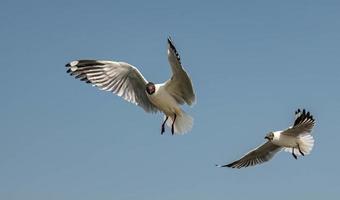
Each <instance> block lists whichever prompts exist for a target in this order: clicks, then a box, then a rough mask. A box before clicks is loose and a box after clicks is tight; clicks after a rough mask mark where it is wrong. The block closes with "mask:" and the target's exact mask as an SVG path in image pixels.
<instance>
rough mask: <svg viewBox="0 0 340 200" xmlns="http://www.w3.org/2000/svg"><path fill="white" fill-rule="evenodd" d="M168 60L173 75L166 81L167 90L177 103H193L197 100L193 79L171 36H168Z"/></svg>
mask: <svg viewBox="0 0 340 200" xmlns="http://www.w3.org/2000/svg"><path fill="white" fill-rule="evenodd" d="M168 60H169V63H170V65H171V70H172V77H171V79H170V80H168V81H167V82H166V85H165V88H166V90H167V91H168V92H169V93H170V94H171V95H172V96H173V97H174V98H175V99H176V101H177V103H179V104H184V103H187V104H188V105H192V104H193V103H194V102H195V93H194V89H193V87H192V83H191V79H190V78H189V76H188V74H187V73H186V71H185V70H184V69H183V67H182V65H181V59H180V57H179V54H178V52H177V50H176V48H175V46H174V44H173V42H172V40H171V38H170V37H169V38H168Z"/></svg>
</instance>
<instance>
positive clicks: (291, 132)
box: [217, 109, 315, 168]
mask: <svg viewBox="0 0 340 200" xmlns="http://www.w3.org/2000/svg"><path fill="white" fill-rule="evenodd" d="M295 116H296V119H295V122H294V124H293V126H291V127H289V128H288V129H286V130H283V131H274V132H270V133H268V134H267V135H266V136H265V137H264V138H265V139H267V140H268V141H267V142H265V143H264V144H262V145H261V146H259V147H257V148H255V149H254V150H252V151H250V152H248V153H247V154H246V155H244V156H243V157H242V158H241V159H239V160H236V161H234V162H232V163H230V164H227V165H222V166H221V165H217V166H218V167H231V168H242V167H248V166H253V165H257V164H261V163H263V162H267V161H269V160H270V159H271V158H273V156H274V155H275V154H276V153H277V152H279V151H281V150H282V149H283V150H285V151H288V152H290V153H291V154H292V155H293V157H294V158H295V159H297V156H301V155H302V156H305V155H307V154H309V153H310V152H311V151H312V148H313V145H314V139H313V136H312V135H311V133H312V129H313V127H314V124H315V120H314V118H313V116H312V115H311V114H310V113H309V112H306V110H305V109H303V110H302V111H301V110H300V109H298V110H297V111H295Z"/></svg>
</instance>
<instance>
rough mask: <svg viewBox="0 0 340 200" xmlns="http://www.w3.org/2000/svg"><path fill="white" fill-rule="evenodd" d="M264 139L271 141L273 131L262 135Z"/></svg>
mask: <svg viewBox="0 0 340 200" xmlns="http://www.w3.org/2000/svg"><path fill="white" fill-rule="evenodd" d="M264 139H267V140H268V141H271V140H273V139H274V133H273V132H269V133H268V134H267V135H266V137H264Z"/></svg>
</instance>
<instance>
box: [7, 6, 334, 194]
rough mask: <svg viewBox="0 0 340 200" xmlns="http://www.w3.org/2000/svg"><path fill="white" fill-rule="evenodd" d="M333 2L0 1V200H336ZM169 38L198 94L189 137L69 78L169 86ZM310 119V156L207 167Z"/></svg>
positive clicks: (282, 155) (284, 156)
mask: <svg viewBox="0 0 340 200" xmlns="http://www.w3.org/2000/svg"><path fill="white" fill-rule="evenodd" d="M339 11H340V3H339V1H269V0H268V1H256V2H255V1H224V2H223V3H221V2H213V1H207V2H206V3H199V2H198V1H176V0H173V1H128V0H124V1H93V2H89V1H66V0H59V1H53V2H52V1H49V2H48V1H12V0H2V1H1V2H0V26H1V31H0V41H1V44H0V53H1V54H0V63H1V79H0V83H1V84H0V91H1V98H0V105H1V109H0V113H1V115H0V121H1V122H0V124H1V125H0V199H9V200H21V199H25V200H46V199H51V200H60V199H65V200H75V199H82V200H92V199H101V200H104V199H121V200H134V199H138V200H150V199H160V200H173V199H180V200H182V199H183V200H205V199H240V200H243V199H249V198H256V199H260V198H261V199H272V198H275V199H276V200H283V199H288V198H289V199H291V198H293V199H298V198H301V199H321V198H322V199H325V198H328V199H336V197H339V196H340V191H339V178H340V175H339V165H340V159H339V155H338V153H339V148H338V147H339V142H340V141H339V140H340V136H339V133H340V120H339V114H340V93H339V85H340V70H339V69H340V68H339V65H340V56H339V55H340V48H339V47H340V12H339ZM169 35H171V36H172V38H173V40H174V42H175V44H176V47H177V49H178V51H179V53H180V55H181V58H182V63H183V65H184V66H185V67H186V70H187V72H188V73H189V74H190V76H191V77H192V80H193V84H194V88H195V90H196V94H197V103H196V105H195V106H194V107H192V108H190V107H187V106H186V107H184V109H185V110H186V111H187V112H188V113H190V114H191V115H192V116H193V117H194V119H195V121H194V127H193V130H192V131H191V132H190V133H188V134H186V135H184V136H171V134H170V130H169V129H167V130H166V133H165V135H163V136H162V135H160V124H161V122H162V119H163V116H162V115H161V114H157V115H151V114H148V113H145V112H144V111H143V110H142V109H141V108H139V107H136V106H134V105H133V104H130V103H128V102H125V101H123V100H122V99H121V98H119V97H117V96H115V95H113V94H110V93H108V92H103V91H100V90H98V89H96V88H93V87H91V86H90V85H86V84H84V83H82V82H80V81H78V80H75V79H74V78H73V77H70V76H69V75H68V74H66V72H65V71H66V69H65V67H64V65H65V64H66V63H67V62H69V61H72V60H75V59H107V60H120V61H126V62H129V63H130V64H133V65H135V66H137V67H138V68H139V69H140V71H141V72H142V73H143V74H144V76H145V77H146V78H147V79H148V80H151V81H153V82H163V81H165V80H167V79H168V78H169V77H170V73H171V72H170V67H169V64H168V61H167V55H166V48H167V44H166V38H167V37H168V36H169ZM297 108H306V109H308V110H310V111H311V112H312V114H314V116H315V118H316V120H317V122H316V127H315V129H314V132H313V133H314V137H315V140H316V143H315V147H314V149H313V151H312V154H311V155H308V156H306V157H303V158H300V159H298V160H297V161H296V160H294V159H293V157H292V156H291V155H290V154H288V153H286V152H281V153H279V154H277V156H276V157H274V159H273V160H271V162H268V163H266V164H263V165H259V166H256V167H251V168H246V169H241V170H236V169H229V168H216V167H215V166H214V165H215V164H225V163H229V162H231V161H234V160H235V159H238V158H239V157H240V156H242V155H243V154H244V153H246V152H247V151H249V150H250V149H252V148H254V147H256V146H257V145H259V144H261V143H262V142H263V141H264V139H263V137H264V135H265V134H266V133H267V132H269V131H271V130H281V129H284V128H287V127H288V126H289V125H291V124H292V122H293V119H294V116H293V113H294V111H295V110H296V109H297Z"/></svg>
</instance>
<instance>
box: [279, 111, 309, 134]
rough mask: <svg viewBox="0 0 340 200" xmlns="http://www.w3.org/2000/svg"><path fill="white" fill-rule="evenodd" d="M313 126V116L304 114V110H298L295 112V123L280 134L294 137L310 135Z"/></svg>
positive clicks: (307, 113)
mask: <svg viewBox="0 0 340 200" xmlns="http://www.w3.org/2000/svg"><path fill="white" fill-rule="evenodd" d="M314 125H315V119H314V117H313V115H311V114H310V113H309V112H306V110H305V109H303V110H302V111H301V110H300V109H298V110H297V111H295V121H294V124H293V126H292V127H289V128H288V129H286V130H285V131H283V132H282V134H284V135H289V136H295V137H299V136H303V135H306V134H310V133H311V132H312V129H313V127H314Z"/></svg>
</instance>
